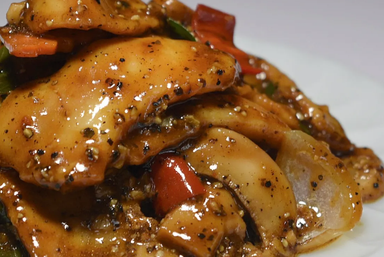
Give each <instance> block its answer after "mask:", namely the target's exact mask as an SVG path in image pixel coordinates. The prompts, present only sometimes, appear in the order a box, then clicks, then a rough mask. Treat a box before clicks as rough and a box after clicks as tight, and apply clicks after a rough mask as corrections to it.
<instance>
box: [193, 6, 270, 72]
mask: <svg viewBox="0 0 384 257" xmlns="http://www.w3.org/2000/svg"><path fill="white" fill-rule="evenodd" d="M235 24H236V19H235V16H233V15H230V14H227V13H224V12H221V11H218V10H216V9H213V8H210V7H208V6H205V5H202V4H200V5H198V6H197V9H196V12H195V13H194V15H193V18H192V29H193V31H194V32H195V35H196V37H197V38H198V39H199V40H200V41H201V42H205V43H207V44H209V45H210V47H211V48H217V49H220V50H222V51H224V52H227V53H230V54H232V55H233V56H234V57H235V58H236V59H237V61H238V62H239V63H240V66H241V69H242V73H243V74H258V73H260V72H262V71H263V70H262V69H261V68H255V67H253V66H252V65H251V64H250V63H249V57H248V54H247V53H245V52H243V51H241V50H240V49H238V48H237V47H236V46H235V44H234V43H233V35H234V31H235Z"/></svg>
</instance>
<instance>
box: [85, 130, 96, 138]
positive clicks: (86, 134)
mask: <svg viewBox="0 0 384 257" xmlns="http://www.w3.org/2000/svg"><path fill="white" fill-rule="evenodd" d="M82 134H83V136H84V137H87V138H92V137H93V136H94V135H95V131H94V130H93V129H92V128H85V129H84V130H83V131H82Z"/></svg>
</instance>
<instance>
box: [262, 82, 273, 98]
mask: <svg viewBox="0 0 384 257" xmlns="http://www.w3.org/2000/svg"><path fill="white" fill-rule="evenodd" d="M275 91H276V86H275V85H274V84H273V83H272V82H269V83H268V85H267V86H266V87H265V90H264V92H265V94H266V95H267V96H269V97H272V95H273V94H274V93H275Z"/></svg>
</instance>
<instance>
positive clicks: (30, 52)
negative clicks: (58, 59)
mask: <svg viewBox="0 0 384 257" xmlns="http://www.w3.org/2000/svg"><path fill="white" fill-rule="evenodd" d="M1 40H2V41H3V43H4V45H5V46H6V47H7V48H8V50H9V53H10V54H12V55H14V56H17V57H36V56H38V55H52V54H55V53H56V51H57V45H58V42H57V40H55V39H47V38H42V37H37V36H33V35H28V34H21V33H20V34H19V33H16V34H7V35H4V34H3V35H2V36H1Z"/></svg>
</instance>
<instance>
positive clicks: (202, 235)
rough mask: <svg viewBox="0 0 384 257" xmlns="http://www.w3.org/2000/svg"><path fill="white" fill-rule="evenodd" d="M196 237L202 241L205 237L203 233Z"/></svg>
mask: <svg viewBox="0 0 384 257" xmlns="http://www.w3.org/2000/svg"><path fill="white" fill-rule="evenodd" d="M197 236H198V237H199V238H200V239H204V238H205V235H204V234H203V233H199V234H197Z"/></svg>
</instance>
